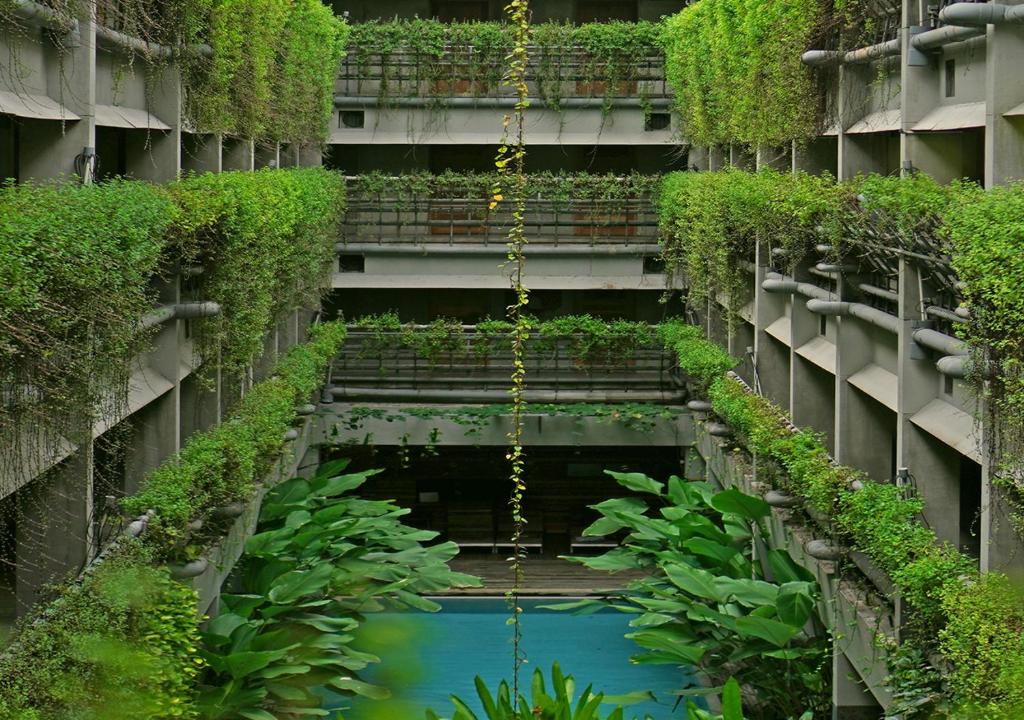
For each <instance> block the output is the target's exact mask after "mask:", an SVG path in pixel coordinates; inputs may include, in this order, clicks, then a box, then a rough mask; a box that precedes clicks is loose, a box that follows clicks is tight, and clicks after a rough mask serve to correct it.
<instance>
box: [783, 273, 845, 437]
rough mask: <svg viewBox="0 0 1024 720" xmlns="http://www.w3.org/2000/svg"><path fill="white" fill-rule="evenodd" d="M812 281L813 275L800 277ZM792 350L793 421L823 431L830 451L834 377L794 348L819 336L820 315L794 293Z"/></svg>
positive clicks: (791, 389)
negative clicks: (809, 308)
mask: <svg viewBox="0 0 1024 720" xmlns="http://www.w3.org/2000/svg"><path fill="white" fill-rule="evenodd" d="M802 279H804V280H806V281H807V282H813V281H814V280H815V278H814V277H813V276H805V277H804V278H802ZM791 327H792V338H793V344H792V353H791V355H790V394H789V408H790V414H791V415H792V418H793V422H794V423H796V424H797V425H800V426H809V427H813V428H814V429H815V430H818V431H819V432H824V433H825V444H826V447H827V448H828V450H829V452H832V451H833V450H834V438H835V378H834V376H833V375H832V374H831V373H829V372H828V371H827V370H824V369H822V368H820V367H818V366H817V365H815V364H814V363H812V362H811V361H809V360H807V359H806V358H804V357H802V356H800V355H798V354H797V352H796V350H797V349H798V348H800V347H802V346H803V345H805V344H807V343H808V342H810V341H811V340H813V339H814V338H816V337H818V336H819V331H820V327H821V325H820V317H819V316H818V315H815V314H814V313H812V312H811V311H810V310H808V309H807V302H806V298H804V297H802V296H799V295H794V296H793V305H792V311H791Z"/></svg>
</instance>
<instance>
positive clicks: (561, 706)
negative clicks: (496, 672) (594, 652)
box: [426, 661, 742, 720]
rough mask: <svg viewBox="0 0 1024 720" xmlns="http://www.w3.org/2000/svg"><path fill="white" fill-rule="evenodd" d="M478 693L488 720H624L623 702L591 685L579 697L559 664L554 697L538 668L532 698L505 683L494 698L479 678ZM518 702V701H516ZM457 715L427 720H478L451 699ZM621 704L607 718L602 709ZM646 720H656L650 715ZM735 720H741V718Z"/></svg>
mask: <svg viewBox="0 0 1024 720" xmlns="http://www.w3.org/2000/svg"><path fill="white" fill-rule="evenodd" d="M475 684H476V693H477V696H478V697H479V698H480V703H481V705H483V708H484V714H485V718H486V720H520V718H522V714H521V713H520V712H519V711H518V710H516V708H517V707H520V708H531V711H530V714H531V715H532V716H533V717H535V718H538V719H539V720H602V718H603V719H604V720H623V719H624V718H625V715H624V712H625V711H624V710H623V708H622V706H621V700H623V699H620V698H612V697H605V695H604V693H595V692H594V691H593V686H592V685H588V686H587V687H586V688H585V689H584V690H583V692H581V693H580V696H579V698H577V697H576V681H575V679H574V678H573V676H572V675H564V674H562V668H561V667H559V665H558V662H557V661H556V662H555V663H554V665H553V666H552V668H551V693H553V694H551V693H549V692H548V689H547V686H546V684H545V678H544V672H543V671H542V670H541V669H540V668H537V669H536V670H534V671H533V682H532V683H531V684H530V698H529V699H527V698H526V697H525V696H518V697H517V696H515V695H514V694H513V691H512V690H511V689H510V688H509V685H508V683H507V682H506V681H504V680H502V681H501V683H500V684H499V685H498V689H497V691H496V692H495V693H494V695H491V691H490V690H489V689H488V688H487V684H486V683H485V682H484V681H483V679H482V678H481V677H480V676H479V675H478V676H477V677H476V683H475ZM513 698H515V699H513ZM643 699H644V698H643V697H636V698H624V700H625V701H626V702H625V704H630V703H636V702H640V701H641V700H643ZM451 700H452V705H453V706H454V707H455V712H454V714H452V716H451V718H441V717H440V716H439V715H437V713H435V712H434V711H433V710H428V711H427V714H426V717H427V720H477V716H476V714H475V713H474V712H473V711H472V710H470V708H469V706H468V705H467V704H466V703H465V702H464V701H463V700H461V699H460V698H458V697H455V696H454V695H453V696H452V698H451ZM616 703H620V705H619V707H616V708H615V709H613V710H612V711H611V712H610V713H608V714H607V715H606V714H605V713H604V711H603V710H602V709H601V705H603V704H604V705H611V704H616ZM646 720H653V719H652V718H651V717H650V716H649V715H648V716H646ZM736 720H742V717H739V718H737V719H736Z"/></svg>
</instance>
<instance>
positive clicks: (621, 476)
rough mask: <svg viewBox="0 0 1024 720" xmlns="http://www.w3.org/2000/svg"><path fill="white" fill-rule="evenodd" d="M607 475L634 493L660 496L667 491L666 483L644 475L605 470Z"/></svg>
mask: <svg viewBox="0 0 1024 720" xmlns="http://www.w3.org/2000/svg"><path fill="white" fill-rule="evenodd" d="M605 473H607V474H608V475H611V476H612V477H613V478H615V480H616V481H617V482H618V483H619V485H621V486H622V487H624V488H626V489H627V490H632V491H633V492H643V493H650V494H651V495H659V496H660V495H661V494H662V492H663V491H664V489H665V483H661V482H658V481H657V480H653V479H651V478H649V477H647V476H646V475H644V474H643V473H621V472H615V471H613V470H605Z"/></svg>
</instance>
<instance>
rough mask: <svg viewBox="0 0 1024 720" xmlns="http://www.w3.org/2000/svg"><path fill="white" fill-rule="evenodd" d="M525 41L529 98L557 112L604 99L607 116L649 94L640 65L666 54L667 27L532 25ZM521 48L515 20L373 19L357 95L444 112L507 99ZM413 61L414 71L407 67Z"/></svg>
mask: <svg viewBox="0 0 1024 720" xmlns="http://www.w3.org/2000/svg"><path fill="white" fill-rule="evenodd" d="M526 39H527V42H528V44H529V47H530V52H531V59H530V61H529V63H528V66H527V68H525V69H524V79H525V80H528V81H529V83H530V85H529V87H528V89H527V93H529V94H530V95H536V96H537V97H539V99H540V100H541V101H542V102H543V103H544V104H545V105H546V106H548V107H550V108H552V109H555V110H559V109H560V107H561V100H562V99H563V97H564V96H565V95H567V94H569V95H573V96H577V95H582V96H584V97H599V98H601V99H602V101H603V109H604V112H605V113H607V112H609V111H610V110H611V107H612V103H613V100H614V99H615V98H617V97H621V96H623V95H627V96H631V95H637V94H641V95H643V93H642V92H641V91H640V90H639V89H638V88H637V87H636V84H637V82H638V81H639V80H641V79H642V75H641V68H642V67H643V66H642V64H641V63H639V62H637V61H638V59H641V58H651V57H653V58H660V57H661V55H662V52H661V49H660V47H659V43H660V41H661V26H660V25H659V24H657V23H651V22H636V23H626V22H610V23H589V24H583V25H571V24H564V23H544V24H538V25H533V26H532V27H531V28H530V29H529V31H528V35H527V38H526ZM515 47H516V44H515V23H514V22H512V21H509V23H508V24H504V23H497V22H464V23H462V22H453V23H442V22H439V21H436V20H421V19H413V20H394V21H389V22H382V21H376V20H374V21H370V22H365V23H359V24H357V25H354V26H353V28H352V34H351V36H350V37H349V50H348V55H349V58H350V63H351V65H352V69H351V71H350V73H351V75H352V78H353V79H354V80H355V81H356V91H357V92H362V91H363V89H364V86H365V85H366V84H367V83H372V85H371V86H370V89H369V91H373V92H376V97H377V101H378V102H379V103H380V104H382V105H384V106H387V105H388V104H390V103H391V102H392V101H393V100H395V99H397V98H403V97H426V98H428V99H429V100H430V101H431V103H432V104H433V105H434V106H435V107H439V108H443V107H445V105H446V101H447V100H448V99H450V98H452V97H459V96H463V97H464V96H471V97H479V96H481V95H496V94H502V93H503V89H504V88H505V87H506V86H505V84H504V82H503V80H504V77H505V72H506V68H507V64H508V63H507V58H508V56H509V55H510V54H511V53H512V51H513V50H514V48H515ZM409 63H411V64H412V66H413V72H411V73H409V72H408V71H404V70H402V69H401V68H403V67H404V66H407V65H408V64H409ZM508 92H509V93H510V94H513V95H514V94H515V91H514V90H509V91H508Z"/></svg>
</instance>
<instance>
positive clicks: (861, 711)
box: [832, 644, 883, 720]
mask: <svg viewBox="0 0 1024 720" xmlns="http://www.w3.org/2000/svg"><path fill="white" fill-rule="evenodd" d="M882 715H883V712H882V708H881V707H879V705H878V703H877V702H876V701H875V698H874V697H872V695H871V693H870V692H869V691H868V689H867V688H865V687H864V684H863V683H862V682H861V681H860V678H859V677H858V676H857V672H856V670H855V669H854V667H853V665H852V664H851V663H850V660H849V658H847V657H846V655H845V654H843V652H842V650H840V649H839V645H838V644H837V645H835V646H834V648H833V652H832V720H879V718H881V717H882Z"/></svg>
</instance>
